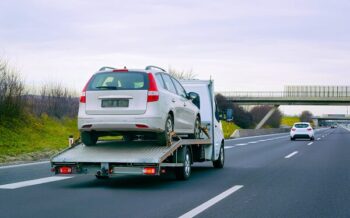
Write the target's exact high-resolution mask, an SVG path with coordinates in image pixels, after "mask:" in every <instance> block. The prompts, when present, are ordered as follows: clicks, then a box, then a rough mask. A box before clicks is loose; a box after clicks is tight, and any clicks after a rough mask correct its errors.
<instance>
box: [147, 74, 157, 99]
mask: <svg viewBox="0 0 350 218" xmlns="http://www.w3.org/2000/svg"><path fill="white" fill-rule="evenodd" d="M148 83H149V87H148V95H147V102H154V101H158V100H159V92H158V88H157V83H156V80H155V79H154V76H153V74H152V73H148Z"/></svg>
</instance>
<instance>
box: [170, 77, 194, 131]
mask: <svg viewBox="0 0 350 218" xmlns="http://www.w3.org/2000/svg"><path fill="white" fill-rule="evenodd" d="M172 80H173V83H174V85H175V88H176V91H177V94H178V95H179V100H180V102H181V105H182V106H183V107H182V108H181V110H180V111H181V113H182V115H181V117H182V118H183V120H182V122H183V123H184V127H185V129H186V132H190V133H192V132H193V130H194V121H195V119H196V115H197V110H198V109H196V106H195V105H194V104H193V103H192V102H191V100H189V99H188V98H187V94H186V91H185V89H184V88H183V87H182V85H181V84H180V82H179V81H177V80H176V79H175V78H172Z"/></svg>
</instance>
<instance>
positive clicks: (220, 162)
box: [213, 144, 225, 169]
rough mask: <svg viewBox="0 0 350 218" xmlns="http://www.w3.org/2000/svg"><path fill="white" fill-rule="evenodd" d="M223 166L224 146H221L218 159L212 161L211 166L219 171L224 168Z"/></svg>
mask: <svg viewBox="0 0 350 218" xmlns="http://www.w3.org/2000/svg"><path fill="white" fill-rule="evenodd" d="M224 165H225V148H224V144H221V147H220V154H219V158H218V159H217V160H214V161H213V166H214V168H217V169H221V168H224Z"/></svg>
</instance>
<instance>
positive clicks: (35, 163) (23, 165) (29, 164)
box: [0, 161, 50, 169]
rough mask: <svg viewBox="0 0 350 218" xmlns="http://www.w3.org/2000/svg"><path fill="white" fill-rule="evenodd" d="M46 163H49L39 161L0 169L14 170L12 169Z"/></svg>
mask: <svg viewBox="0 0 350 218" xmlns="http://www.w3.org/2000/svg"><path fill="white" fill-rule="evenodd" d="M46 163H50V161H40V162H34V163H26V164H16V165H8V166H2V167H0V169H8V168H14V167H25V166H31V165H39V164H46Z"/></svg>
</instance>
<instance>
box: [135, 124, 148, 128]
mask: <svg viewBox="0 0 350 218" xmlns="http://www.w3.org/2000/svg"><path fill="white" fill-rule="evenodd" d="M135 126H136V127H137V128H148V126H147V125H145V124H136V125H135Z"/></svg>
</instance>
